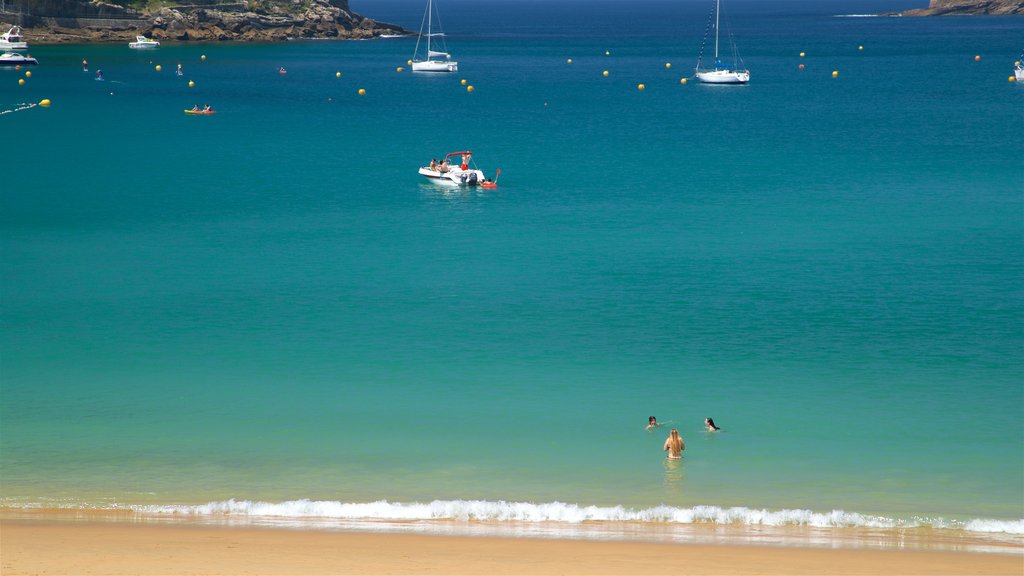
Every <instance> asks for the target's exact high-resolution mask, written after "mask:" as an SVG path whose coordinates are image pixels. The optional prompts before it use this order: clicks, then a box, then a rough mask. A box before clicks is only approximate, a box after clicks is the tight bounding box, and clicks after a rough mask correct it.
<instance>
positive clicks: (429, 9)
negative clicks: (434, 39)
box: [427, 0, 434, 62]
mask: <svg viewBox="0 0 1024 576" xmlns="http://www.w3.org/2000/svg"><path fill="white" fill-rule="evenodd" d="M433 4H434V2H433V0H427V62H430V36H431V33H430V25H431V20H432V19H433V17H434V6H433Z"/></svg>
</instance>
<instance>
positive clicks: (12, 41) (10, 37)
mask: <svg viewBox="0 0 1024 576" xmlns="http://www.w3.org/2000/svg"><path fill="white" fill-rule="evenodd" d="M0 50H28V42H25V38H24V37H22V35H21V26H11V29H10V30H8V31H7V32H6V33H4V34H0Z"/></svg>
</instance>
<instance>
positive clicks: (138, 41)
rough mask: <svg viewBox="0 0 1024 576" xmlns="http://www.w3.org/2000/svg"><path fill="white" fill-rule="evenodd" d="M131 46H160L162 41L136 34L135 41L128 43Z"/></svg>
mask: <svg viewBox="0 0 1024 576" xmlns="http://www.w3.org/2000/svg"><path fill="white" fill-rule="evenodd" d="M128 47H129V48H159V47H160V43H159V42H157V41H156V40H153V39H152V38H146V37H145V36H136V37H135V42H129V43H128Z"/></svg>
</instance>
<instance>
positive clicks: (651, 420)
mask: <svg viewBox="0 0 1024 576" xmlns="http://www.w3.org/2000/svg"><path fill="white" fill-rule="evenodd" d="M484 182H486V180H484ZM658 426H661V424H658V419H657V418H655V417H654V416H648V417H647V430H651V429H653V428H657V427H658Z"/></svg>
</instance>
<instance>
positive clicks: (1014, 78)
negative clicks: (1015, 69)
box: [1007, 76, 1017, 82]
mask: <svg viewBox="0 0 1024 576" xmlns="http://www.w3.org/2000/svg"><path fill="white" fill-rule="evenodd" d="M1007 80H1009V81H1010V82H1016V81H1017V78H1016V77H1014V76H1010V77H1009V78H1007Z"/></svg>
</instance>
